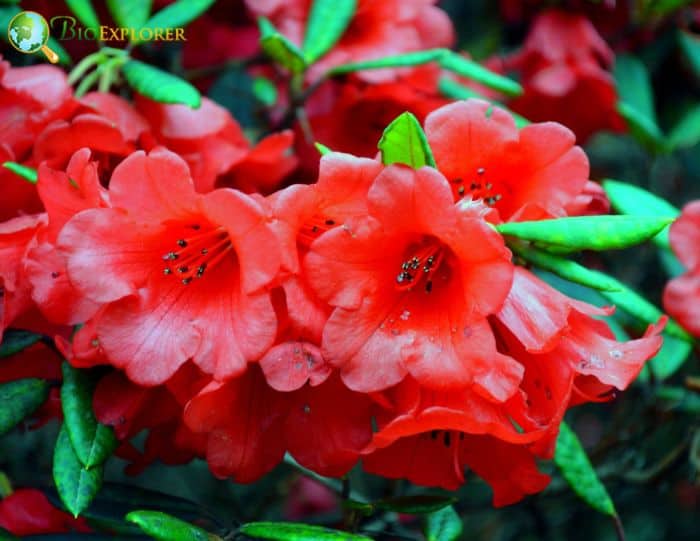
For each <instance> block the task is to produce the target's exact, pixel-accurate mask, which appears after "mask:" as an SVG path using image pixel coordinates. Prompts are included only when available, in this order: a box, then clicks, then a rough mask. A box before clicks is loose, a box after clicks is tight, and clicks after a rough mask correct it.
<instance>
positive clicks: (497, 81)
mask: <svg viewBox="0 0 700 541" xmlns="http://www.w3.org/2000/svg"><path fill="white" fill-rule="evenodd" d="M440 65H441V66H442V67H443V68H445V69H446V70H450V71H452V72H454V73H456V74H458V75H461V76H462V77H466V78H467V79H471V80H472V81H476V82H477V83H481V84H482V85H484V86H487V87H489V88H492V89H494V90H498V91H499V92H502V93H503V94H506V95H507V96H520V95H522V93H523V87H522V86H520V85H519V84H518V83H516V82H515V81H513V80H512V79H509V78H508V77H504V76H503V75H499V74H498V73H494V72H493V71H491V70H489V69H488V68H485V67H484V66H482V65H481V64H479V63H478V62H474V61H473V60H470V59H468V58H465V57H463V56H462V55H460V54H457V53H455V52H452V51H447V52H446V53H445V54H444V55H443V56H442V58H441V59H440Z"/></svg>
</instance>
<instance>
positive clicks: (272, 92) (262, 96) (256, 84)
mask: <svg viewBox="0 0 700 541" xmlns="http://www.w3.org/2000/svg"><path fill="white" fill-rule="evenodd" d="M252 88H253V95H254V96H255V98H256V99H257V100H258V101H259V102H260V103H262V104H263V105H265V106H267V107H271V106H272V105H274V104H275V103H277V87H276V86H275V84H274V83H273V82H272V81H270V79H268V78H267V77H255V78H254V79H253V86H252Z"/></svg>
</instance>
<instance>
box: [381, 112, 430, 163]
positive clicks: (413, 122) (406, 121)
mask: <svg viewBox="0 0 700 541" xmlns="http://www.w3.org/2000/svg"><path fill="white" fill-rule="evenodd" d="M377 147H379V150H381V152H382V163H383V164H384V165H389V164H392V163H403V164H406V165H410V166H411V167H413V168H414V169H419V168H421V167H423V166H424V165H429V166H431V167H435V158H434V157H433V151H432V150H430V145H429V144H428V139H427V138H426V137H425V132H423V128H422V127H421V125H420V122H418V119H417V118H416V117H415V116H413V115H412V114H411V113H409V112H405V113H402V114H400V115H399V116H398V117H396V118H395V119H394V120H393V122H392V123H391V124H389V125H388V126H387V127H386V129H385V130H384V133H383V134H382V137H381V139H379V143H378V145H377Z"/></svg>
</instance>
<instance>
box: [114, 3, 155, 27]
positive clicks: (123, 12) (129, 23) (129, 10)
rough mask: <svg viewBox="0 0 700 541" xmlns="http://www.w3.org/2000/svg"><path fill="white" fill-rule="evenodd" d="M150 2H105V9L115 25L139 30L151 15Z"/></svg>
mask: <svg viewBox="0 0 700 541" xmlns="http://www.w3.org/2000/svg"><path fill="white" fill-rule="evenodd" d="M152 3H153V2H152V0H107V8H108V9H109V12H110V13H111V14H112V17H113V18H114V21H115V22H116V23H117V25H119V26H121V27H123V28H141V27H142V26H143V25H144V23H145V22H146V21H147V20H148V16H149V15H150V14H151V4H152Z"/></svg>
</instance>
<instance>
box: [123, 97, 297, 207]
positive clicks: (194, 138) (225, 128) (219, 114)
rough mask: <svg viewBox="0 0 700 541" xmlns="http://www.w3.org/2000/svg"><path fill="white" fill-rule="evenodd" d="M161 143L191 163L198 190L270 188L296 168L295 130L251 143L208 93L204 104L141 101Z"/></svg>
mask: <svg viewBox="0 0 700 541" xmlns="http://www.w3.org/2000/svg"><path fill="white" fill-rule="evenodd" d="M137 106H138V109H139V111H141V112H142V113H143V114H144V115H145V116H146V118H147V119H148V121H149V122H150V124H151V126H152V128H153V131H154V134H155V137H156V139H157V140H158V142H159V143H161V144H163V145H165V146H167V147H168V149H169V150H172V151H173V152H177V153H178V154H179V155H180V156H181V157H182V158H183V159H184V160H185V161H186V162H187V164H188V165H189V166H190V170H191V172H192V178H193V180H194V184H195V188H196V189H197V191H199V192H202V193H206V192H209V191H211V190H213V189H214V188H215V187H230V188H236V189H239V190H242V191H245V192H248V193H250V192H264V193H269V192H271V191H273V190H274V189H276V188H277V187H278V184H279V183H280V181H281V180H282V179H283V178H284V177H285V176H287V175H288V174H289V173H290V172H291V171H292V170H293V169H294V167H296V163H297V161H296V158H295V157H294V156H292V155H291V153H290V147H291V145H292V142H293V140H294V136H293V134H292V132H291V131H289V130H286V131H282V132H279V133H274V134H272V135H269V136H267V137H265V138H264V139H262V140H261V141H260V142H259V143H258V144H257V145H256V146H254V147H252V146H251V145H250V143H249V142H248V140H247V139H246V138H245V135H244V134H243V130H241V128H240V126H239V125H238V123H237V122H236V120H235V119H234V118H233V117H232V116H231V114H230V113H229V112H228V111H227V110H226V109H224V108H223V107H221V106H220V105H218V104H216V103H215V102H213V101H211V100H210V99H208V98H203V99H202V105H201V107H199V108H197V109H192V108H190V107H188V106H186V105H166V104H162V103H156V102H153V101H150V100H147V99H145V98H139V100H138V101H137Z"/></svg>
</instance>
